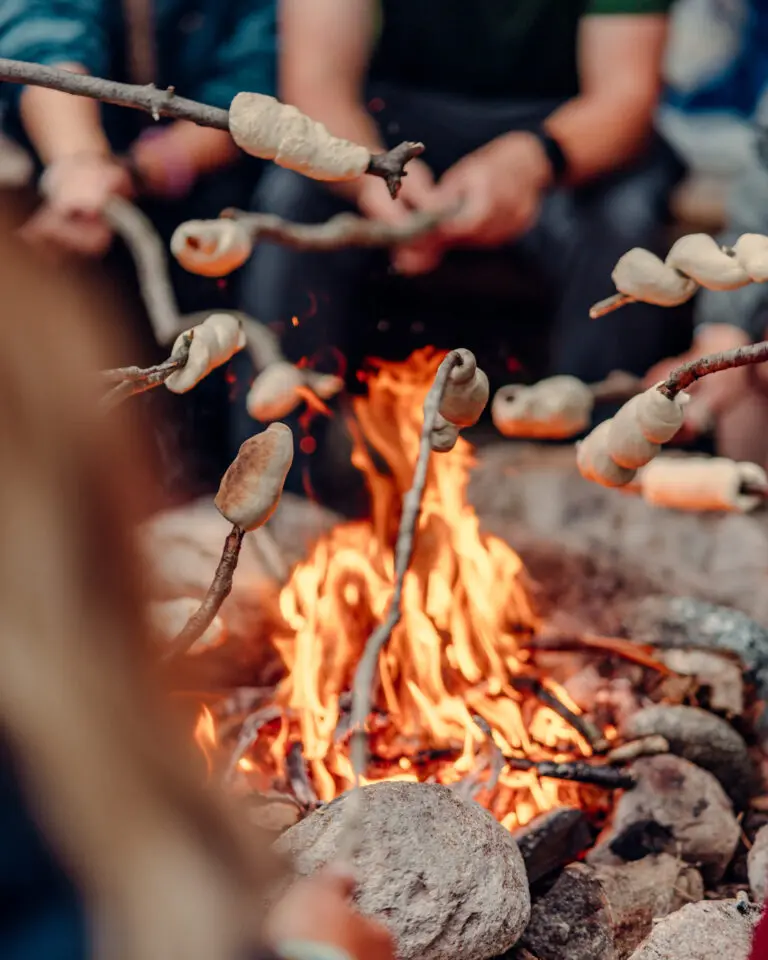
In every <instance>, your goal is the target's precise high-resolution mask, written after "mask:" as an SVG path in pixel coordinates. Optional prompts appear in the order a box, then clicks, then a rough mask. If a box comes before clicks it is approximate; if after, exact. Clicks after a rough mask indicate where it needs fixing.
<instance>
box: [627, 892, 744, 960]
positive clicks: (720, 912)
mask: <svg viewBox="0 0 768 960" xmlns="http://www.w3.org/2000/svg"><path fill="white" fill-rule="evenodd" d="M759 919H760V908H759V907H756V906H755V905H754V904H737V902H736V901H735V900H701V901H699V903H689V904H688V905H687V906H685V907H683V908H682V909H681V910H677V911H676V912H675V913H672V914H670V915H669V916H668V917H664V918H663V919H662V920H659V922H658V923H657V924H656V925H655V926H654V928H653V932H652V933H651V935H650V936H649V937H648V938H647V939H646V940H645V941H644V942H643V943H641V944H640V946H639V947H638V948H637V950H635V952H634V953H633V954H632V956H631V957H630V960H747V958H748V957H749V953H750V949H751V947H752V934H753V933H754V929H755V927H756V926H757V921H758V920H759Z"/></svg>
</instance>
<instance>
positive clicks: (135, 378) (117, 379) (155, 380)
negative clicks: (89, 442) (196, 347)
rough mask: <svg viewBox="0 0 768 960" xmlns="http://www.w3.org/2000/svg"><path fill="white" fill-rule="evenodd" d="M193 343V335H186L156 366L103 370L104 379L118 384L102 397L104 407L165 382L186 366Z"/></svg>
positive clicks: (101, 401)
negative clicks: (179, 344) (173, 350)
mask: <svg viewBox="0 0 768 960" xmlns="http://www.w3.org/2000/svg"><path fill="white" fill-rule="evenodd" d="M191 345H192V336H187V337H185V338H184V340H183V341H182V343H181V346H180V347H179V349H178V350H176V351H175V352H174V353H173V354H171V356H170V357H169V358H168V359H167V360H164V361H163V363H159V364H158V365H157V366H155V367H144V368H142V367H119V368H117V369H115V370H104V371H102V374H101V376H102V379H103V380H105V381H106V382H107V383H114V384H116V386H114V387H113V388H112V389H111V390H110V391H109V392H108V393H106V394H105V395H104V396H103V397H102V398H101V400H100V404H101V407H102V409H103V410H105V411H106V410H112V409H114V407H116V406H118V404H120V403H122V402H123V401H124V400H127V399H128V398H129V397H135V396H136V395H137V394H139V393H146V391H147V390H153V389H154V388H155V387H159V386H160V385H161V384H163V383H165V381H166V380H167V379H168V377H170V375H171V374H172V373H175V372H176V371H177V370H181V368H182V367H183V366H185V364H186V362H187V360H188V359H189V348H190V346H191Z"/></svg>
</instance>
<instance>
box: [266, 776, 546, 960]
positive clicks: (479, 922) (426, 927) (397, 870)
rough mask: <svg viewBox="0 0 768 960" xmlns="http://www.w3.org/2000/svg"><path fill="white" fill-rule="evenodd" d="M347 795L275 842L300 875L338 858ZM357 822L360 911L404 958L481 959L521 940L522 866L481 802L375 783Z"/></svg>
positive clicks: (526, 903) (434, 787)
mask: <svg viewBox="0 0 768 960" xmlns="http://www.w3.org/2000/svg"><path fill="white" fill-rule="evenodd" d="M349 796H350V795H349V794H344V795H342V796H341V797H339V798H338V799H336V800H334V801H333V802H332V803H330V804H328V805H327V806H325V807H322V808H320V809H319V810H317V811H315V812H314V813H312V814H310V816H308V817H307V818H306V819H305V820H302V821H301V822H300V823H298V824H296V826H295V827H291V829H290V830H288V831H286V833H285V834H283V836H282V837H281V838H280V840H279V841H278V842H277V844H276V846H277V849H278V850H279V851H281V852H283V853H287V854H289V855H290V856H291V857H292V859H293V862H294V865H295V868H296V871H297V873H298V874H300V875H302V876H306V875H309V874H312V873H314V872H315V871H316V870H318V869H319V868H320V867H322V866H324V865H325V864H326V863H329V862H331V861H333V860H334V859H335V858H336V856H337V854H338V851H339V845H340V842H341V839H342V833H343V829H344V808H345V805H346V803H347V802H348V800H349ZM359 822H360V836H361V838H362V839H361V843H360V845H359V850H358V852H357V854H356V857H355V861H354V866H355V872H356V874H357V876H358V878H359V890H358V893H357V895H356V900H357V905H358V906H359V908H360V910H361V911H362V912H363V913H364V914H366V915H368V916H371V917H375V918H377V919H378V920H380V921H381V922H382V923H384V924H385V925H386V926H387V927H388V928H389V930H390V931H391V933H392V934H393V936H394V937H395V940H396V943H397V954H398V957H399V958H400V960H415V958H419V960H486V958H489V957H495V956H498V955H499V954H501V953H503V952H504V951H505V950H508V949H509V948H510V947H512V946H513V945H514V944H515V943H516V942H517V941H518V939H519V938H520V936H521V934H522V932H523V930H524V929H525V926H526V924H527V922H528V918H529V916H530V895H529V893H528V880H527V877H526V872H525V865H524V864H523V859H522V857H521V855H520V851H519V850H518V847H517V844H516V843H515V841H514V840H513V839H512V836H511V834H510V833H509V832H508V831H507V830H505V829H504V828H503V827H502V826H501V825H500V824H499V823H497V822H496V821H495V820H494V819H493V817H492V816H491V815H490V814H489V813H487V811H485V810H484V809H483V808H482V807H480V806H479V805H478V804H475V803H464V802H462V801H461V800H459V799H458V798H457V797H456V795H455V793H454V792H453V791H452V790H449V789H448V788H447V787H444V786H440V785H438V784H423V783H421V784H420V783H409V782H388V783H380V784H375V785H372V786H368V787H364V788H362V790H361V796H360V821H359Z"/></svg>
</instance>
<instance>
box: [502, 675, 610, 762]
mask: <svg viewBox="0 0 768 960" xmlns="http://www.w3.org/2000/svg"><path fill="white" fill-rule="evenodd" d="M509 686H510V687H511V688H512V689H513V690H517V691H518V693H531V694H533V696H534V697H536V699H537V700H538V701H539V703H543V704H544V706H546V707H549V708H550V709H551V710H554V711H555V713H556V714H557V715H558V716H560V717H562V718H563V720H565V722H566V723H568V724H570V725H571V726H572V727H573V729H574V730H575V731H576V732H577V733H580V734H581V736H582V737H584V739H585V740H586V741H587V743H588V744H589V745H590V747H592V749H593V750H594V752H595V753H604V752H605V751H606V750H607V749H608V747H609V746H610V744H609V743H608V741H607V740H606V739H605V737H604V736H603V734H602V731H601V730H600V729H599V728H598V727H596V726H595V724H594V723H592V721H591V720H590V719H589V718H588V717H584V716H580V715H579V714H578V713H574V712H573V710H571V709H570V708H569V707H567V706H566V705H565V704H564V703H563V702H562V701H561V700H559V699H558V698H557V697H556V696H555V694H554V693H553V692H552V691H551V690H548V689H547V688H546V687H545V686H544V684H543V683H542V682H541V680H539V679H538V677H531V676H519V677H510V679H509Z"/></svg>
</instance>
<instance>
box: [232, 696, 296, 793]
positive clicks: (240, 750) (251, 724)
mask: <svg viewBox="0 0 768 960" xmlns="http://www.w3.org/2000/svg"><path fill="white" fill-rule="evenodd" d="M283 713H284V711H283V710H281V708H280V707H278V706H274V705H271V706H266V707H261V708H259V709H258V710H254V712H253V713H252V714H250V716H248V717H246V719H245V720H244V721H243V725H242V726H241V727H240V735H239V736H238V738H237V743H236V744H235V749H234V750H233V751H232V756H231V757H230V758H229V765H228V767H227V772H226V774H225V779H231V778H232V776H233V775H234V773H235V771H236V770H237V765H238V763H240V761H241V760H242V759H243V757H244V756H245V755H246V753H248V751H249V750H250V749H251V747H252V746H253V744H254V743H255V742H256V740H257V739H258V736H259V731H260V730H261V728H262V727H264V726H266V725H267V724H268V723H272V721H273V720H279V719H280V718H281V717H282V716H283Z"/></svg>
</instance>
